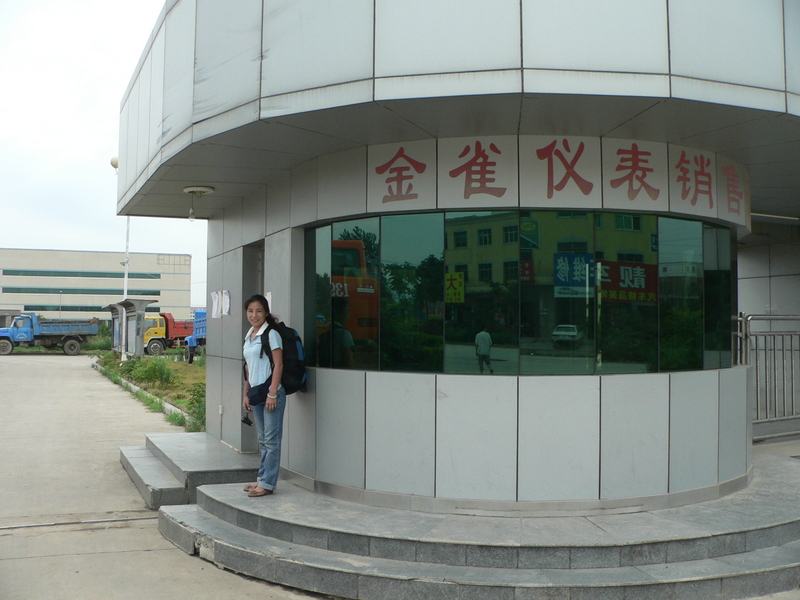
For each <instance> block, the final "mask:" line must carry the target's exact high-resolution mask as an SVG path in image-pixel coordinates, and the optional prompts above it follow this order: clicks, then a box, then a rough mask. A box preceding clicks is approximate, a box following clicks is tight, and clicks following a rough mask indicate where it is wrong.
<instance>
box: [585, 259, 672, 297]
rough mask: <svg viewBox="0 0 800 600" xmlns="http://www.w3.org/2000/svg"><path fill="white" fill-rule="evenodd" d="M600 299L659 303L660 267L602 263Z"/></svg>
mask: <svg viewBox="0 0 800 600" xmlns="http://www.w3.org/2000/svg"><path fill="white" fill-rule="evenodd" d="M599 287H600V297H601V298H602V299H603V302H607V301H608V302H639V303H645V304H655V303H656V302H658V265H646V264H641V263H624V262H607V261H602V262H601V263H600V282H599Z"/></svg>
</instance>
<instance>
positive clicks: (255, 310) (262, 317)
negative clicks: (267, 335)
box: [247, 301, 267, 329]
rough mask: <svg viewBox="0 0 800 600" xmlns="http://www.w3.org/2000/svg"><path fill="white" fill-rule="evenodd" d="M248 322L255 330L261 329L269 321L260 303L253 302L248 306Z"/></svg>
mask: <svg viewBox="0 0 800 600" xmlns="http://www.w3.org/2000/svg"><path fill="white" fill-rule="evenodd" d="M247 320H248V321H249V322H250V325H252V326H253V328H254V329H258V328H260V327H261V326H262V325H263V324H264V323H265V322H266V321H267V311H266V310H264V307H263V306H262V305H261V303H260V302H255V301H254V302H251V303H250V304H248V305H247Z"/></svg>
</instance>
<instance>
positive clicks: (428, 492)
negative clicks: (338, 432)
mask: <svg viewBox="0 0 800 600" xmlns="http://www.w3.org/2000/svg"><path fill="white" fill-rule="evenodd" d="M366 411H367V412H366V423H367V430H366V468H367V473H366V487H367V489H370V490H378V491H382V492H395V493H399V494H414V495H417V496H433V495H434V477H435V458H436V376H435V375H427V374H420V373H375V372H369V373H367V405H366Z"/></svg>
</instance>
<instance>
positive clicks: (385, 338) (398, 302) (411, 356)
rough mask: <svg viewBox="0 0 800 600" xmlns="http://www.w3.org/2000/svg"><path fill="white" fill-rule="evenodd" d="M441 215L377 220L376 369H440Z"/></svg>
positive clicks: (441, 324) (441, 359) (442, 277)
mask: <svg viewBox="0 0 800 600" xmlns="http://www.w3.org/2000/svg"><path fill="white" fill-rule="evenodd" d="M443 227H444V216H443V215H442V214H430V215H401V216H392V217H384V218H383V219H382V220H381V370H384V371H419V372H432V373H441V372H442V364H443V354H442V350H443V333H444V329H443V325H444V321H443V318H444V254H443V252H444V247H443V246H444V244H443V238H442V228H443Z"/></svg>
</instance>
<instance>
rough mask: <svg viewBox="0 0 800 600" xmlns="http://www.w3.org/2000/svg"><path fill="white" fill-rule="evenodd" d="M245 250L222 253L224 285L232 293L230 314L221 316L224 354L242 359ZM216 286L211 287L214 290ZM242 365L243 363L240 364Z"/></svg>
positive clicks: (223, 288)
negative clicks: (243, 263)
mask: <svg viewBox="0 0 800 600" xmlns="http://www.w3.org/2000/svg"><path fill="white" fill-rule="evenodd" d="M243 254H244V251H243V249H242V248H237V249H236V250H232V251H231V252H226V253H225V254H223V255H222V287H221V288H219V289H220V290H228V291H229V292H230V295H231V306H230V314H228V315H224V316H222V317H221V318H220V321H221V322H222V356H224V357H226V358H232V359H234V360H238V361H240V363H241V360H242V346H243V345H244V333H245V331H247V329H248V328H249V325H248V326H245V320H244V308H242V302H243V300H244V299H243V298H242V256H243ZM214 289H216V288H210V290H214ZM240 367H241V364H240Z"/></svg>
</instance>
